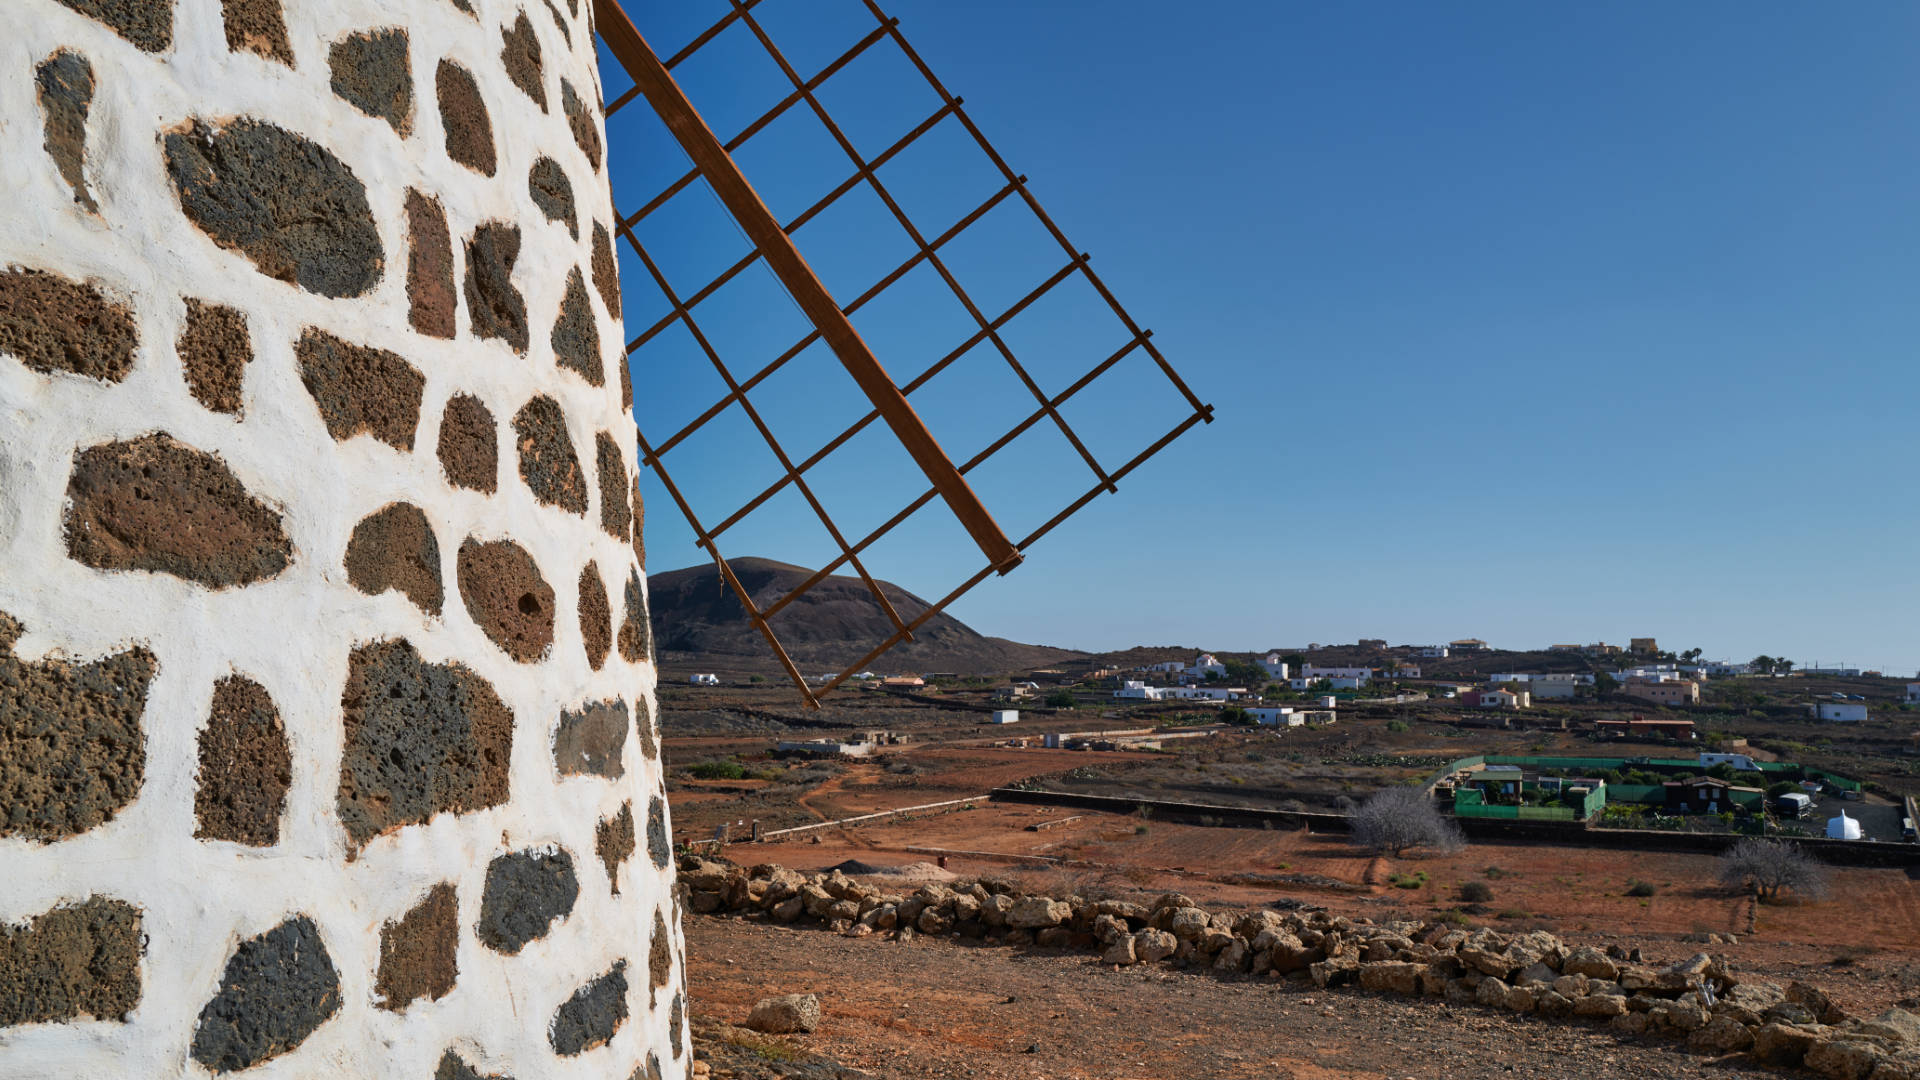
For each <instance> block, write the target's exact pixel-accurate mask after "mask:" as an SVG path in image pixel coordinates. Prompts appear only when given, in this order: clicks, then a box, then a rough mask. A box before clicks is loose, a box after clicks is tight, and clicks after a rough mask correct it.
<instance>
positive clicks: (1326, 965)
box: [1307, 956, 1360, 989]
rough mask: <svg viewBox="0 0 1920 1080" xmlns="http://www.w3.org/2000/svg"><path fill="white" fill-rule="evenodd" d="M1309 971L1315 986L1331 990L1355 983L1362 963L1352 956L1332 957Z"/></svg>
mask: <svg viewBox="0 0 1920 1080" xmlns="http://www.w3.org/2000/svg"><path fill="white" fill-rule="evenodd" d="M1307 971H1308V972H1309V973H1310V974H1311V975H1312V976H1313V984H1314V985H1315V986H1319V987H1325V988H1329V989H1330V988H1332V987H1336V986H1345V985H1346V984H1348V983H1350V982H1353V981H1354V979H1355V978H1357V977H1358V975H1359V973H1360V961H1359V960H1357V959H1355V958H1353V957H1351V956H1330V957H1328V958H1327V959H1325V960H1322V961H1320V962H1319V963H1316V964H1313V965H1312V966H1310V967H1309V968H1308V969H1307Z"/></svg>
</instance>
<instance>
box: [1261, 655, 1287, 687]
mask: <svg viewBox="0 0 1920 1080" xmlns="http://www.w3.org/2000/svg"><path fill="white" fill-rule="evenodd" d="M1260 666H1261V667H1263V668H1266V669H1267V677H1268V678H1269V679H1272V680H1274V681H1275V682H1278V681H1280V680H1282V679H1285V678H1286V677H1287V664H1286V662H1285V661H1283V660H1281V659H1280V654H1279V653H1277V652H1270V653H1268V654H1267V655H1265V656H1263V657H1261V658H1260Z"/></svg>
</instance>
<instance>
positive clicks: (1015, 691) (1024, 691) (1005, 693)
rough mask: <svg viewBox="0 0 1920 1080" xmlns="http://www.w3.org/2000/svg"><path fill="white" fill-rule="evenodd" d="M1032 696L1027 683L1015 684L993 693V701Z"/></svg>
mask: <svg viewBox="0 0 1920 1080" xmlns="http://www.w3.org/2000/svg"><path fill="white" fill-rule="evenodd" d="M1127 685H1128V686H1135V685H1144V684H1137V683H1128V684H1127ZM1032 696H1033V687H1031V686H1029V685H1027V684H1025V683H1015V684H1014V685H1012V686H1002V687H1000V688H998V689H996V690H995V691H994V692H993V700H995V701H1024V700H1026V699H1027V698H1030V697H1032ZM1115 696H1118V695H1115Z"/></svg>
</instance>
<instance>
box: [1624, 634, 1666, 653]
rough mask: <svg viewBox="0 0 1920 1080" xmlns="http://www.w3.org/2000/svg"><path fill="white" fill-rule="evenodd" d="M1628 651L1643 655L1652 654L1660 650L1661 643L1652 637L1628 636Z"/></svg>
mask: <svg viewBox="0 0 1920 1080" xmlns="http://www.w3.org/2000/svg"><path fill="white" fill-rule="evenodd" d="M1627 651H1628V652H1630V653H1636V654H1639V655H1641V656H1652V655H1653V654H1655V653H1657V652H1659V651H1660V643H1659V642H1658V641H1655V640H1654V639H1653V638H1650V637H1637V638H1628V639H1627Z"/></svg>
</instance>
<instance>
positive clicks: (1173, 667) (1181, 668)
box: [1147, 660, 1187, 675]
mask: <svg viewBox="0 0 1920 1080" xmlns="http://www.w3.org/2000/svg"><path fill="white" fill-rule="evenodd" d="M1147 670H1148V671H1150V672H1153V673H1154V674H1157V675H1179V674H1182V673H1183V672H1185V671H1186V670H1187V665H1186V662H1185V661H1182V660H1162V661H1161V662H1159V663H1157V664H1148V665H1147Z"/></svg>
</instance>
